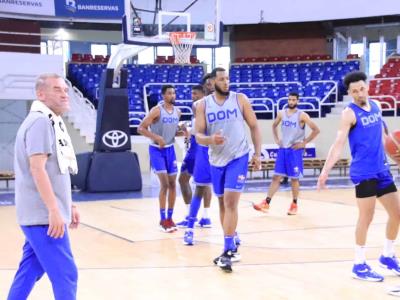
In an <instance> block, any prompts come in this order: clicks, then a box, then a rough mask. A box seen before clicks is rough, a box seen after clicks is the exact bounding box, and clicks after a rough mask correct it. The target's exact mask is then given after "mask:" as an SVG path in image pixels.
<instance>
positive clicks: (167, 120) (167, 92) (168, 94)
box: [138, 85, 184, 232]
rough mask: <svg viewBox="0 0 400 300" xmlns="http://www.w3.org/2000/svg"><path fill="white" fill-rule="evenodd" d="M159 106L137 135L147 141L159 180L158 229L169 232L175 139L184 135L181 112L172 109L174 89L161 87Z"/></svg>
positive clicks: (175, 108)
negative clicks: (149, 142)
mask: <svg viewBox="0 0 400 300" xmlns="http://www.w3.org/2000/svg"><path fill="white" fill-rule="evenodd" d="M161 92H162V97H163V102H160V104H158V105H157V106H155V107H153V108H152V109H151V110H150V112H149V114H148V115H147V116H146V117H145V118H144V119H143V121H142V123H140V125H139V127H138V132H139V133H140V134H142V135H144V136H146V137H148V138H150V139H151V141H152V142H151V144H150V146H149V154H150V163H151V167H152V169H153V170H154V172H155V173H156V174H157V176H158V179H159V180H160V193H159V203H160V217H161V220H160V229H161V230H162V231H164V232H173V231H175V230H176V225H175V223H174V221H173V220H172V215H173V211H174V206H175V199H176V183H175V182H176V174H177V173H178V169H177V164H176V156H175V150H174V142H175V136H182V135H184V130H181V128H179V126H178V123H179V119H180V117H181V111H180V110H179V109H178V108H177V107H175V106H174V104H175V98H176V94H175V88H174V86H172V85H164V86H163V87H162V89H161ZM167 196H168V209H167V208H166V203H167Z"/></svg>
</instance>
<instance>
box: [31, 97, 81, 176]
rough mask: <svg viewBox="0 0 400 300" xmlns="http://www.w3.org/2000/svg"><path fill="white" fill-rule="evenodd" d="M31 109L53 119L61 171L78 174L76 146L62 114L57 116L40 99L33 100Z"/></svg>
mask: <svg viewBox="0 0 400 300" xmlns="http://www.w3.org/2000/svg"><path fill="white" fill-rule="evenodd" d="M31 111H37V112H41V113H43V114H45V115H46V116H48V117H49V119H50V120H51V124H52V125H53V128H54V134H55V137H56V150H57V161H58V166H59V168H60V171H61V173H62V174H65V173H66V172H67V171H69V172H70V173H71V174H73V175H74V174H77V173H78V164H77V162H76V157H75V151H74V147H73V146H72V142H71V138H70V136H69V134H68V131H67V128H66V127H65V124H64V121H63V119H62V118H61V116H57V115H56V114H55V113H54V112H53V111H52V110H51V109H50V108H48V107H47V106H46V105H45V104H44V103H43V102H41V101H39V100H35V101H33V103H32V106H31Z"/></svg>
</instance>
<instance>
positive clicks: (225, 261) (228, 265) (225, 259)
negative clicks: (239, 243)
mask: <svg viewBox="0 0 400 300" xmlns="http://www.w3.org/2000/svg"><path fill="white" fill-rule="evenodd" d="M232 257H233V253H232V251H231V250H228V251H225V252H224V253H222V255H221V256H218V257H217V258H215V259H214V264H216V265H217V266H218V267H220V268H221V269H222V270H223V271H225V272H227V273H230V272H232V260H231V259H232Z"/></svg>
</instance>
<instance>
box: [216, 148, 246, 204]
mask: <svg viewBox="0 0 400 300" xmlns="http://www.w3.org/2000/svg"><path fill="white" fill-rule="evenodd" d="M248 164H249V155H248V154H247V153H246V154H245V155H243V156H241V157H239V158H236V159H234V160H232V161H231V162H229V163H228V164H227V165H226V166H224V167H216V166H211V178H212V183H213V188H214V193H215V194H216V195H217V196H218V197H221V196H223V195H224V192H225V191H233V192H242V191H243V189H244V184H245V183H246V175H247V168H248Z"/></svg>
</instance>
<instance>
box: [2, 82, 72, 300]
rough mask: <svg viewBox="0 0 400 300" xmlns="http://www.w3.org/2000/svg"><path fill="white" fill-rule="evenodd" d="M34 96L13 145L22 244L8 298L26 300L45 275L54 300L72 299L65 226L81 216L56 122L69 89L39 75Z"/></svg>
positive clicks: (64, 136)
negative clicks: (22, 234) (74, 202)
mask: <svg viewBox="0 0 400 300" xmlns="http://www.w3.org/2000/svg"><path fill="white" fill-rule="evenodd" d="M36 96H37V99H38V100H36V101H34V102H33V104H32V106H31V111H30V113H29V114H28V116H27V117H26V119H25V120H24V121H23V122H22V124H21V126H20V128H19V129H18V133H17V136H16V141H15V160H14V169H15V180H16V182H15V206H16V210H17V219H18V224H19V225H20V226H21V229H22V232H23V233H24V236H25V244H24V247H23V256H22V260H21V263H20V265H19V268H18V271H17V273H16V275H15V278H14V281H13V283H12V286H11V288H10V291H9V294H8V297H7V299H8V300H21V299H27V298H28V296H29V294H30V292H31V290H32V288H33V286H34V285H35V283H36V281H38V280H39V279H40V278H41V277H42V276H43V274H44V273H46V274H47V276H48V277H49V279H50V281H51V285H52V287H53V293H54V298H55V299H57V300H74V299H76V290H77V282H78V270H77V268H76V264H75V262H74V257H73V255H72V252H71V246H70V241H69V236H68V230H67V227H66V225H67V224H70V228H77V227H78V225H79V219H80V217H79V213H78V210H77V208H76V207H75V205H73V204H72V200H71V180H70V174H69V173H70V172H71V173H72V174H76V173H77V171H78V167H77V163H76V158H75V153H74V149H73V147H72V143H71V139H70V137H69V135H68V132H67V130H66V127H65V124H64V122H63V121H62V118H61V115H62V114H63V113H65V112H67V111H68V110H69V97H68V86H67V85H66V83H65V81H64V79H63V78H62V77H60V76H59V75H57V74H43V75H41V76H39V78H38V79H37V81H36ZM50 298H51V297H49V296H46V297H44V299H50Z"/></svg>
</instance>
